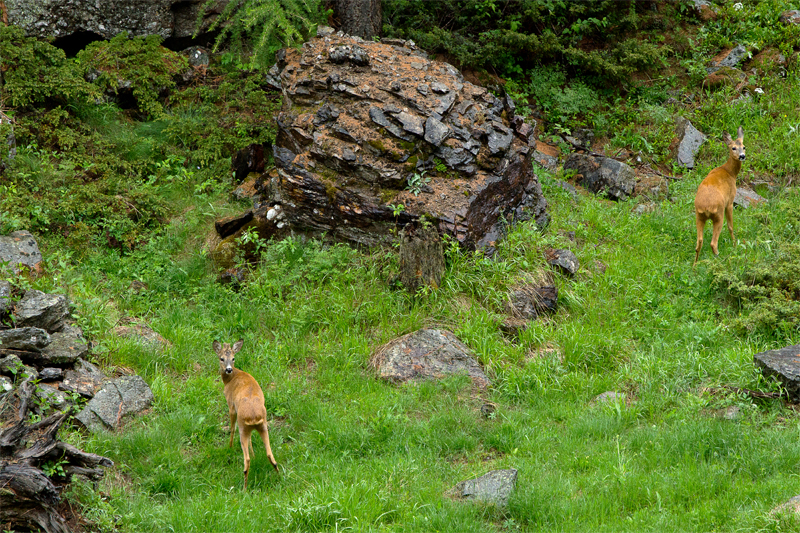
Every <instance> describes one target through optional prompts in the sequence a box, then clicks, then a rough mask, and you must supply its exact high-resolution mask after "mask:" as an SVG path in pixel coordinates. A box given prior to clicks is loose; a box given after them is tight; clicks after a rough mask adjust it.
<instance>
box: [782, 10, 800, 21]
mask: <svg viewBox="0 0 800 533" xmlns="http://www.w3.org/2000/svg"><path fill="white" fill-rule="evenodd" d="M778 20H779V21H780V22H781V23H783V24H800V10H797V9H789V10H786V11H784V12H783V13H781V16H780V17H779V18H778Z"/></svg>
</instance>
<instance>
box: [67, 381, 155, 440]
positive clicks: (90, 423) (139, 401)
mask: <svg viewBox="0 0 800 533" xmlns="http://www.w3.org/2000/svg"><path fill="white" fill-rule="evenodd" d="M152 403H153V392H152V391H151V390H150V387H149V386H148V385H147V383H145V381H144V380H143V379H142V378H141V377H140V376H122V377H120V378H117V379H114V380H110V381H108V382H106V384H105V385H104V386H103V388H102V389H101V390H100V391H99V392H98V393H97V394H95V395H94V398H92V399H91V400H89V402H88V403H87V404H86V406H85V407H84V408H83V411H81V412H80V413H78V414H77V415H76V416H75V418H76V419H78V420H79V421H80V422H81V423H82V424H83V425H84V426H86V427H87V428H88V429H89V430H91V431H104V430H113V429H116V428H118V427H119V426H120V424H121V422H122V418H123V417H124V416H126V415H129V414H135V413H139V412H141V411H144V410H145V409H147V408H148V407H150V405H151V404H152Z"/></svg>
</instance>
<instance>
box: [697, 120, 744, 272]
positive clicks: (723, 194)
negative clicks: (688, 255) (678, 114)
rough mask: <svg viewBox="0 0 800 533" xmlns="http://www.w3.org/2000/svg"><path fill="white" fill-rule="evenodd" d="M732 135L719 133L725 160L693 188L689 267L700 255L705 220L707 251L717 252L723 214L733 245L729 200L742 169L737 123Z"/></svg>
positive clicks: (716, 253) (731, 204)
mask: <svg viewBox="0 0 800 533" xmlns="http://www.w3.org/2000/svg"><path fill="white" fill-rule="evenodd" d="M736 135H737V137H736V139H731V136H730V134H729V133H728V132H727V131H726V132H725V133H724V134H723V135H722V140H723V141H725V144H726V145H728V150H729V151H728V160H727V161H725V164H724V165H722V166H721V167H717V168H715V169H714V170H712V171H711V172H709V173H708V176H706V177H705V179H704V180H703V181H702V182H701V183H700V186H699V187H698V188H697V195H696V196H695V197H694V212H695V214H696V216H697V246H696V247H695V254H694V263H692V267H694V265H695V264H697V258H698V257H700V249H701V248H702V247H703V229H704V228H705V226H706V221H707V220H709V219H711V222H712V223H713V225H714V226H713V230H712V233H711V251H712V252H714V255H719V251H718V249H717V241H719V234H720V233H721V232H722V216H723V215H725V220H726V221H727V222H728V231H729V232H730V234H731V240H732V241H733V245H734V246H736V238H735V237H734V236H733V199H734V197H735V196H736V176H737V175H738V174H739V170H741V168H742V161H744V130H742V127H741V126H739V130H738V131H737V132H736Z"/></svg>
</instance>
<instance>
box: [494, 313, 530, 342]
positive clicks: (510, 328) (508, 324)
mask: <svg viewBox="0 0 800 533" xmlns="http://www.w3.org/2000/svg"><path fill="white" fill-rule="evenodd" d="M526 329H528V320H526V319H524V318H516V317H513V316H507V317H505V318H504V319H503V321H502V322H501V323H500V331H502V332H503V333H505V334H506V335H509V336H511V337H518V336H519V334H520V333H522V332H523V331H525V330H526Z"/></svg>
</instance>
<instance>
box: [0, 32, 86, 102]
mask: <svg viewBox="0 0 800 533" xmlns="http://www.w3.org/2000/svg"><path fill="white" fill-rule="evenodd" d="M0 61H2V68H3V76H2V80H3V91H2V96H0V104H2V105H3V106H13V107H28V106H34V105H45V104H47V105H50V104H52V103H56V104H65V103H69V102H71V101H74V100H80V101H86V100H89V99H93V98H97V97H98V96H99V91H97V89H96V88H95V87H94V86H93V85H91V84H90V83H88V82H86V81H85V80H84V79H83V75H82V74H83V72H81V69H80V68H79V67H78V65H76V64H75V63H74V62H73V61H71V60H68V59H67V58H66V56H65V55H64V51H63V50H61V49H59V48H56V47H54V46H52V45H51V44H49V43H47V42H44V41H39V40H37V39H34V38H32V37H25V32H24V31H23V30H22V29H21V28H18V27H16V26H8V25H0Z"/></svg>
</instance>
